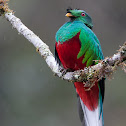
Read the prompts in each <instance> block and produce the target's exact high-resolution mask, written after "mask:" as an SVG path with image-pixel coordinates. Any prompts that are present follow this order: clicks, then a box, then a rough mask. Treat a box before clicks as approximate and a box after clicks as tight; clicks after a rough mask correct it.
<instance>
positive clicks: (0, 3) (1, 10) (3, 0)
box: [0, 0, 13, 16]
mask: <svg viewBox="0 0 126 126" xmlns="http://www.w3.org/2000/svg"><path fill="white" fill-rule="evenodd" d="M8 1H9V0H0V16H1V15H4V14H5V13H12V12H13V11H12V10H10V9H9V6H8V3H7V2H8Z"/></svg>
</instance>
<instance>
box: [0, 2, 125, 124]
mask: <svg viewBox="0 0 126 126" xmlns="http://www.w3.org/2000/svg"><path fill="white" fill-rule="evenodd" d="M9 6H10V8H11V9H13V10H14V11H15V15H16V16H17V17H19V18H20V19H21V20H22V22H23V23H24V24H25V25H26V26H27V27H28V28H30V29H31V30H33V31H34V32H35V33H36V34H37V35H38V36H39V37H40V38H42V40H43V41H44V42H45V43H46V44H48V45H49V46H50V49H51V51H52V52H54V43H55V33H56V31H57V30H58V28H59V27H60V26H61V25H62V24H64V23H65V22H66V21H68V19H67V18H66V17H65V16H64V15H65V13H66V9H67V8H68V7H69V6H71V7H72V8H80V9H84V10H85V11H86V12H88V13H89V14H90V16H91V17H92V19H93V23H94V29H93V30H94V32H95V33H96V35H97V36H98V38H99V40H100V42H101V46H102V50H103V53H104V56H110V55H112V54H114V53H115V52H116V50H117V49H119V45H122V44H123V42H124V41H125V40H126V1H124V0H104V1H101V0H78V1H77V0H10V2H9ZM125 113H126V74H124V72H123V71H122V70H121V69H120V68H119V69H118V71H117V72H116V73H115V74H114V76H113V78H112V79H111V80H108V79H107V80H106V93H105V102H104V121H105V126H125V125H126V114H125ZM0 126H81V123H80V120H79V117H78V111H77V99H76V93H75V89H74V86H73V84H72V83H68V82H66V81H63V80H61V79H59V78H58V77H55V76H54V75H53V74H52V72H51V70H50V69H49V68H48V66H47V65H46V63H45V61H44V60H43V58H41V56H40V55H39V54H38V53H36V49H35V48H34V47H33V45H32V44H30V43H29V42H28V41H27V40H26V39H25V38H24V37H23V36H22V35H20V34H18V32H17V31H16V30H15V29H13V28H12V26H11V25H10V23H9V22H7V21H6V19H4V18H3V17H0Z"/></svg>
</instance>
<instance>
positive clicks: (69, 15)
mask: <svg viewBox="0 0 126 126" xmlns="http://www.w3.org/2000/svg"><path fill="white" fill-rule="evenodd" d="M65 16H67V17H74V16H73V15H72V14H71V13H67V14H66V15H65Z"/></svg>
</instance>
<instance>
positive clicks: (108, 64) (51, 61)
mask: <svg viewBox="0 0 126 126" xmlns="http://www.w3.org/2000/svg"><path fill="white" fill-rule="evenodd" d="M0 15H1V16H4V17H5V18H6V19H7V20H8V21H9V22H10V23H11V25H12V27H13V28H15V29H17V31H18V32H19V33H20V34H22V35H23V36H24V37H25V38H26V39H28V41H29V42H31V43H32V44H33V45H34V46H35V47H36V50H37V52H39V54H40V55H41V56H42V57H43V58H44V59H45V61H46V63H47V65H48V66H49V67H50V68H51V70H52V71H53V73H54V74H55V75H57V76H59V77H60V78H62V79H64V80H67V81H70V82H83V83H84V86H85V87H89V89H90V88H91V87H92V86H93V85H94V82H96V81H99V80H100V79H101V78H103V77H104V78H105V77H111V76H112V74H113V72H114V71H115V70H116V68H117V67H118V66H121V67H122V69H123V70H124V71H125V72H126V64H125V63H124V61H125V60H126V42H125V43H124V44H123V46H121V47H120V49H119V50H118V52H117V53H116V54H114V55H113V56H112V57H106V58H105V59H104V60H101V61H99V63H98V64H97V65H94V66H91V67H85V68H84V69H83V70H77V71H74V72H68V71H67V70H66V69H64V68H63V67H61V66H59V65H58V64H57V63H56V61H55V58H54V56H53V54H52V53H51V51H50V49H49V47H48V46H47V45H46V44H45V43H44V42H43V41H42V40H41V39H40V38H39V37H38V36H37V35H35V34H34V33H33V32H32V31H31V30H29V29H28V28H27V27H26V26H25V25H24V24H23V23H22V22H21V20H20V19H19V18H17V17H15V16H14V14H13V11H12V10H10V9H9V7H8V4H7V0H0Z"/></svg>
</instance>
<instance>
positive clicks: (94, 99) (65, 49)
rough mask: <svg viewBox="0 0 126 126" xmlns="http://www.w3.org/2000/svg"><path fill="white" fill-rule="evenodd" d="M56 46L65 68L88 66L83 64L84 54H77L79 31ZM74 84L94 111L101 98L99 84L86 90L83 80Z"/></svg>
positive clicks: (85, 102) (79, 45)
mask: <svg viewBox="0 0 126 126" xmlns="http://www.w3.org/2000/svg"><path fill="white" fill-rule="evenodd" d="M55 46H56V50H57V53H58V56H59V59H60V61H61V63H62V64H63V66H64V68H65V69H72V70H79V69H83V68H84V67H85V66H86V63H84V64H82V60H83V58H84V56H82V57H80V58H79V59H77V55H78V53H79V51H80V48H81V44H80V40H79V33H78V34H77V35H76V36H75V37H73V38H72V39H70V40H69V41H66V42H63V44H62V43H60V42H58V43H57V42H56V45H55ZM74 85H75V87H76V91H77V93H78V94H79V96H80V98H81V99H82V101H83V102H84V104H85V105H86V106H87V107H88V109H89V110H92V111H93V110H94V109H95V108H97V106H98V99H99V88H98V85H97V84H95V85H94V86H93V87H92V88H91V90H90V91H85V88H84V84H83V83H82V82H75V83H74Z"/></svg>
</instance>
